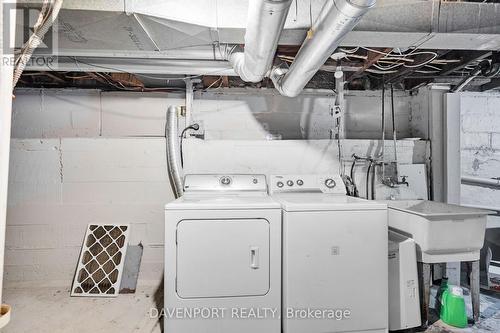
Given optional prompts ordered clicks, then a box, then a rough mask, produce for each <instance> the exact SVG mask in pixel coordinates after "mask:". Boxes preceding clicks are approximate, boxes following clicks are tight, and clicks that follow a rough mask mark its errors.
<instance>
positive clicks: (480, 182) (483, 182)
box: [462, 176, 500, 189]
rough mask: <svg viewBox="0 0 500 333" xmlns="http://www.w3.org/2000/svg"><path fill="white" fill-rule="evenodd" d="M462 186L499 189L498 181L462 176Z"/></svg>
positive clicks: (499, 183)
mask: <svg viewBox="0 0 500 333" xmlns="http://www.w3.org/2000/svg"><path fill="white" fill-rule="evenodd" d="M462 184H465V185H473V186H483V187H491V188H499V189H500V179H494V178H479V177H468V176H462Z"/></svg>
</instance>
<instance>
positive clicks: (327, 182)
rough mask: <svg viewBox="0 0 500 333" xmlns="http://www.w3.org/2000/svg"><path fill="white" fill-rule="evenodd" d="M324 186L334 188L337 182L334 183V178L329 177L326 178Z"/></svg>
mask: <svg viewBox="0 0 500 333" xmlns="http://www.w3.org/2000/svg"><path fill="white" fill-rule="evenodd" d="M325 186H326V187H327V188H329V189H332V188H334V187H335V186H337V183H335V180H333V179H331V178H327V179H326V180H325Z"/></svg>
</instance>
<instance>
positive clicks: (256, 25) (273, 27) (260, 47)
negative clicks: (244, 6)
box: [229, 0, 292, 82]
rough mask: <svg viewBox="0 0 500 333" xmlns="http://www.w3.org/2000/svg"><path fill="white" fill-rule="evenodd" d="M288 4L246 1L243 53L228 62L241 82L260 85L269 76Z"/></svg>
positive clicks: (287, 0) (269, 0) (281, 0)
mask: <svg viewBox="0 0 500 333" xmlns="http://www.w3.org/2000/svg"><path fill="white" fill-rule="evenodd" d="M291 3H292V0H250V1H249V8H248V19H247V29H246V33H245V52H244V53H242V52H235V53H233V54H231V55H230V56H229V62H230V63H231V65H232V66H233V68H234V70H235V72H236V73H237V74H238V75H239V76H240V77H241V79H242V80H243V81H247V82H260V81H262V79H263V78H264V76H265V75H266V74H267V73H268V72H269V69H270V68H271V66H272V64H273V60H274V55H275V53H276V49H277V48H278V41H279V38H280V35H281V31H282V30H283V26H284V25H285V20H286V17H287V16H288V10H289V9H290V4H291Z"/></svg>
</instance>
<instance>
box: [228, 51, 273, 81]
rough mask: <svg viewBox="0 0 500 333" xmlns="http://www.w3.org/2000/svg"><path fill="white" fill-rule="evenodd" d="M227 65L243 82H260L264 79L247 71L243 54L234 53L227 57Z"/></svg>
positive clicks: (262, 76)
mask: <svg viewBox="0 0 500 333" xmlns="http://www.w3.org/2000/svg"><path fill="white" fill-rule="evenodd" d="M229 63H230V64H231V66H232V67H233V69H234V71H235V72H236V74H238V75H239V76H240V78H241V79H242V80H243V81H245V82H254V83H256V82H260V81H262V80H263V79H264V75H260V74H254V73H252V72H251V71H250V70H248V69H247V66H246V62H245V54H244V53H243V52H235V53H233V54H231V55H230V56H229Z"/></svg>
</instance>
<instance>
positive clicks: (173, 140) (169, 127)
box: [165, 106, 184, 198]
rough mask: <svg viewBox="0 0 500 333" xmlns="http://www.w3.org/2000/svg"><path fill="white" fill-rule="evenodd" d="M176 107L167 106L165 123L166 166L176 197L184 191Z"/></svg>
mask: <svg viewBox="0 0 500 333" xmlns="http://www.w3.org/2000/svg"><path fill="white" fill-rule="evenodd" d="M177 115H178V109H177V107H175V106H169V107H168V110H167V121H166V124H165V138H166V146H167V167H168V174H169V177H170V180H171V181H172V186H173V189H174V194H175V197H176V198H179V197H181V196H182V194H183V193H184V189H183V184H182V171H181V161H180V152H179V130H178V123H177V119H178V118H177Z"/></svg>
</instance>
